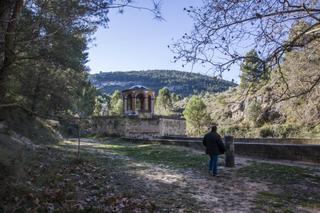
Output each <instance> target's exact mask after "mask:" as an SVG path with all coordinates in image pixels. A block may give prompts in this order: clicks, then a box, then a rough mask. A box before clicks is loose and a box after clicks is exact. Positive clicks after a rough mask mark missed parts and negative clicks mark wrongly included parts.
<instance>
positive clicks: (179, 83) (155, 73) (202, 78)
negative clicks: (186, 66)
mask: <svg viewBox="0 0 320 213" xmlns="http://www.w3.org/2000/svg"><path fill="white" fill-rule="evenodd" d="M89 78H90V81H91V82H92V83H93V84H94V85H95V86H96V87H97V88H99V89H101V90H102V91H103V92H105V93H109V94H110V93H112V92H113V91H114V90H117V89H118V90H123V89H127V88H129V87H131V86H133V85H137V84H139V85H144V86H146V87H149V88H151V89H153V90H155V91H159V89H161V88H163V87H167V88H169V89H170V90H171V91H172V92H175V93H177V94H179V95H181V96H189V95H192V94H199V93H201V92H205V91H208V92H213V93H215V92H222V91H225V90H227V89H228V88H229V87H234V86H236V84H235V83H232V82H230V81H226V80H222V79H216V78H213V77H209V76H206V75H201V74H199V73H191V72H181V71H176V70H147V71H129V72H100V73H99V74H93V75H90V76H89Z"/></svg>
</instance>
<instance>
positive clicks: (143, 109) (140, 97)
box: [122, 85, 155, 116]
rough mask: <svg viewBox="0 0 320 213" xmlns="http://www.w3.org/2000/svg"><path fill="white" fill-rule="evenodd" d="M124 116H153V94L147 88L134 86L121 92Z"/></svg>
mask: <svg viewBox="0 0 320 213" xmlns="http://www.w3.org/2000/svg"><path fill="white" fill-rule="evenodd" d="M122 98H123V105H124V106H123V111H124V114H125V115H140V114H145V115H151V116H152V115H153V114H154V101H155V92H154V91H153V90H151V89H149V88H147V87H144V86H141V85H135V86H132V87H130V88H129V89H126V90H123V91H122Z"/></svg>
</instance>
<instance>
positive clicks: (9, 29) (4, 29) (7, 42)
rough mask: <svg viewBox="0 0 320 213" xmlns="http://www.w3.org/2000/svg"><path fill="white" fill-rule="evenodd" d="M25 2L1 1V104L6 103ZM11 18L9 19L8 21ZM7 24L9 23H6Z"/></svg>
mask: <svg viewBox="0 0 320 213" xmlns="http://www.w3.org/2000/svg"><path fill="white" fill-rule="evenodd" d="M23 2H24V1H23V0H15V1H10V0H6V1H1V3H0V10H1V11H0V13H1V14H0V17H1V18H4V19H2V20H1V32H0V39H2V41H1V40H0V43H1V47H2V48H1V50H0V51H1V53H0V54H1V62H0V103H4V102H5V95H6V90H7V88H6V83H7V82H6V81H7V79H8V76H9V74H10V66H11V65H12V63H13V61H14V56H15V55H14V42H15V31H16V25H17V23H18V17H19V15H20V14H21V10H22V7H23ZM8 18H9V19H8ZM6 22H7V23H6Z"/></svg>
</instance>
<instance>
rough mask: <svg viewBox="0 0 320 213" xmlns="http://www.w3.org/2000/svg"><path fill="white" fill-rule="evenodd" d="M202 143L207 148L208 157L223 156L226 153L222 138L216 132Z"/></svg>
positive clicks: (208, 134)
mask: <svg viewBox="0 0 320 213" xmlns="http://www.w3.org/2000/svg"><path fill="white" fill-rule="evenodd" d="M202 143H203V145H204V146H205V147H206V154H208V155H221V154H223V153H224V152H225V151H226V150H225V146H224V144H223V142H222V139H221V136H220V135H219V134H218V133H216V132H209V133H207V134H206V135H205V136H204V138H203V141H202Z"/></svg>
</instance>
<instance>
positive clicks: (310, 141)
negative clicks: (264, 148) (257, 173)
mask: <svg viewBox="0 0 320 213" xmlns="http://www.w3.org/2000/svg"><path fill="white" fill-rule="evenodd" d="M234 141H236V142H241V143H264V144H270V143H273V144H274V143H276V144H320V139H309V138H235V139H234Z"/></svg>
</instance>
